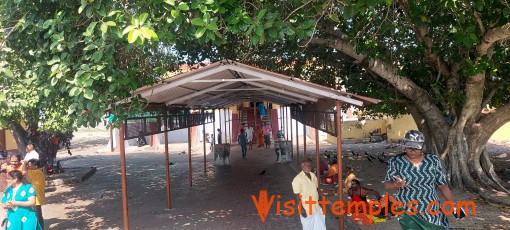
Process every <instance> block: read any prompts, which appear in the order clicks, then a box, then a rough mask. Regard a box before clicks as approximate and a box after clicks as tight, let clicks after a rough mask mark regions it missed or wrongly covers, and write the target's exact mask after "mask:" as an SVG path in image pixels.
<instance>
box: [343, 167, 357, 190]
mask: <svg viewBox="0 0 510 230" xmlns="http://www.w3.org/2000/svg"><path fill="white" fill-rule="evenodd" d="M345 175H346V177H345V180H344V189H343V193H347V190H349V189H350V188H351V181H352V180H354V179H356V175H354V171H353V170H352V168H351V167H349V166H347V167H345Z"/></svg>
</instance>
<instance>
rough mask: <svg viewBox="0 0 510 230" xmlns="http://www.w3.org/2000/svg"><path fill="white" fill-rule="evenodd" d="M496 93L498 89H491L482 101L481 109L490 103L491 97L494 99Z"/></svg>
mask: <svg viewBox="0 0 510 230" xmlns="http://www.w3.org/2000/svg"><path fill="white" fill-rule="evenodd" d="M496 91H498V87H495V86H494V87H492V89H491V91H490V93H489V95H488V96H487V97H486V98H485V99H483V101H482V105H481V107H482V108H485V106H487V104H489V102H490V101H491V99H492V97H494V94H496Z"/></svg>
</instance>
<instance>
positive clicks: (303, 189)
mask: <svg viewBox="0 0 510 230" xmlns="http://www.w3.org/2000/svg"><path fill="white" fill-rule="evenodd" d="M301 169H302V170H301V172H300V173H299V174H298V175H297V176H296V177H294V179H293V180H292V190H293V191H294V194H296V201H297V202H296V203H297V204H298V205H302V207H301V209H300V210H304V211H301V213H300V215H299V219H300V220H301V225H302V226H303V229H304V230H322V229H324V230H325V229H326V216H325V215H324V214H323V213H322V208H321V207H320V205H319V203H318V202H319V187H318V186H319V185H318V183H317V177H316V176H315V174H313V173H311V171H312V164H311V162H310V160H308V159H304V160H303V161H302V162H301ZM310 201H314V204H313V205H312V206H310V205H309V203H310ZM310 207H311V208H310Z"/></svg>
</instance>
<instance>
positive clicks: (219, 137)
mask: <svg viewBox="0 0 510 230" xmlns="http://www.w3.org/2000/svg"><path fill="white" fill-rule="evenodd" d="M217 131H218V144H219V145H221V129H217Z"/></svg>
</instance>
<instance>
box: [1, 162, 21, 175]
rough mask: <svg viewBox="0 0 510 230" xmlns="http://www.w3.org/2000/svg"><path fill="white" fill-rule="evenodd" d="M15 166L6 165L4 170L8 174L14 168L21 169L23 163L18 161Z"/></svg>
mask: <svg viewBox="0 0 510 230" xmlns="http://www.w3.org/2000/svg"><path fill="white" fill-rule="evenodd" d="M16 166H17V167H14V166H12V165H7V169H5V172H6V173H7V174H9V173H10V172H11V171H14V170H18V171H20V172H21V171H22V170H23V164H21V163H19V164H18V165H16Z"/></svg>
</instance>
